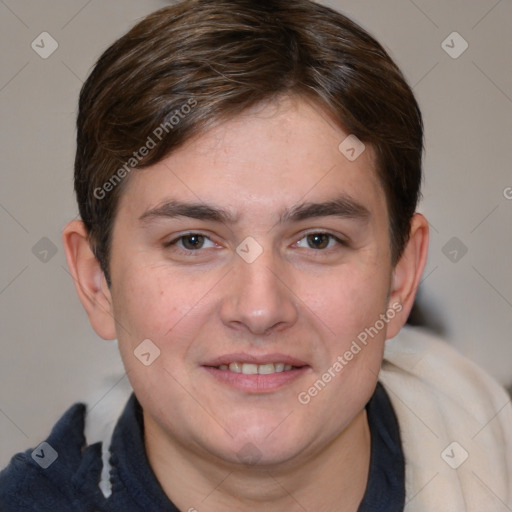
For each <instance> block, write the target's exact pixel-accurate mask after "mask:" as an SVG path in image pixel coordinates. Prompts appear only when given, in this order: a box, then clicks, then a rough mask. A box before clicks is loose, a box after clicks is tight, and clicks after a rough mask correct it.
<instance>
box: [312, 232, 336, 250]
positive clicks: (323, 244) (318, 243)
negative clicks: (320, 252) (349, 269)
mask: <svg viewBox="0 0 512 512" xmlns="http://www.w3.org/2000/svg"><path fill="white" fill-rule="evenodd" d="M331 238H332V237H331V235H328V234H327V233H313V234H311V235H307V242H308V246H309V247H310V248H311V249H325V248H327V247H328V246H329V241H330V239H331Z"/></svg>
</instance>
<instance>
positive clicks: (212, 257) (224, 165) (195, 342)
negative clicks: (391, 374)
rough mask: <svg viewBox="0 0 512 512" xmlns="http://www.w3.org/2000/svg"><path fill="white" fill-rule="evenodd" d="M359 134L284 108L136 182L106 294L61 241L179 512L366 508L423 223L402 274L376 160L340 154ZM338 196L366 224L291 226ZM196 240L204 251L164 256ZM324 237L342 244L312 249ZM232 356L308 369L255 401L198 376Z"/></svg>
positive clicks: (124, 207)
mask: <svg viewBox="0 0 512 512" xmlns="http://www.w3.org/2000/svg"><path fill="white" fill-rule="evenodd" d="M347 135H348V134H347V133H345V132H344V131H343V130H342V129H341V128H339V127H338V126H336V125H335V124H334V123H333V122H332V121H331V120H329V117H328V116H327V115H326V114H325V113H323V112H322V111H321V110H320V109H319V108H318V107H316V106H314V105H312V104H310V103H307V102H305V101H304V100H301V99H298V98H285V99H281V100H280V101H279V102H278V101H274V102H273V103H270V104H266V105H260V106H259V107H258V108H254V109H252V110H250V111H247V112H246V113H245V114H243V115H241V116H238V117H237V118H235V119H232V120H229V121H226V122H224V123H222V124H220V125H218V126H216V127H215V128H213V129H211V130H210V131H208V132H206V133H204V134H201V135H199V136H196V137H195V138H193V139H191V140H190V141H189V142H187V143H186V144H185V145H183V146H182V147H180V148H179V149H178V150H176V151H175V152H173V153H172V154H171V155H170V156H169V157H167V158H165V159H164V160H162V161H161V162H159V163H157V164H155V165H153V166H152V167H149V168H147V169H145V170H142V171H137V172H134V173H132V175H131V176H130V179H129V181H128V183H126V187H125V189H124V191H123V195H122V197H121V199H120V203H119V208H118V212H117V215H116V219H115V224H114V231H113V243H112V253H111V260H110V269H111V279H112V286H111V288H110V289H109V288H108V287H107V285H106V282H105V279H104V276H103V274H102V272H101V269H100V267H99V265H98V262H97V260H96V259H95V258H94V256H93V254H92V252H91V250H90V247H89V245H88V243H87V233H86V231H85V229H84V226H83V224H82V223H81V222H80V221H73V222H71V223H70V224H68V226H67V227H66V229H65V231H64V235H63V240H64V245H65V248H66V255H67V259H68V264H69V267H70V269H71V273H72V275H73V278H74V280H75V283H76V286H77V290H78V294H79V296H80V299H81V301H82V303H83V305H84V308H85V309H86V311H87V313H88V315H89V318H90V321H91V324H92V326H93V327H94V329H95V330H96V332H97V333H98V334H99V335H100V336H101V337H103V338H105V339H112V338H117V339H118V340H119V347H120V351H121V356H122V358H123V362H124V365H125V368H126V371H127V373H128V376H129V379H130V381H131V384H132V386H133V388H134V391H135V394H136V396H137V398H138V400H139V402H140V403H141V405H142V407H143V410H144V428H145V445H146V450H147V454H148V459H149V462H150V464H151V467H152V468H153V471H154V472H155V475H156V477H157V478H158V480H159V482H160V484H161V486H162V488H163V489H164V491H165V492H166V493H167V495H168V496H169V497H170V498H171V499H172V501H173V502H174V503H175V504H176V506H177V507H178V508H180V510H190V509H192V510H193V507H194V508H195V509H197V510H198V511H200V512H201V511H204V510H211V511H213V510H233V511H234V510H251V511H260V510H261V511H263V510H264V511H282V510H289V511H303V510H304V509H306V510H316V511H325V512H327V511H340V510H342V511H355V510H357V507H358V504H359V503H360V501H361V499H362V497H363V495H364V491H365V488H366V484H367V475H368V468H369V460H370V433H369V427H368V422H367V418H366V413H365V404H366V403H367V402H368V400H369V399H370V397H371V395H372V393H373V391H374V388H375V385H376V382H377V375H378V371H379V368H380V365H381V362H382V357H383V349H384V342H385V340H386V339H387V338H390V337H393V336H395V335H396V334H397V333H398V331H399V330H400V328H401V327H402V326H403V324H404V323H405V321H406V319H407V315H408V314H409V311H410V309H411V307H412V304H413V301H414V296H415V293H416V290H417V287H418V283H419V280H420V277H421V274H422V272H423V268H424V265H425V260H426V254H427V246H428V224H427V222H426V220H425V219H424V217H423V216H421V215H420V214H416V215H415V216H414V218H413V219H412V222H411V236H410V240H409V242H408V244H407V246H406V248H405V251H404V253H403V256H402V257H401V259H400V261H399V262H398V263H397V264H396V265H395V266H393V265H392V263H391V252H390V239H389V218H388V213H387V206H386V200H385V196H384V192H383V189H382V186H381V184H380V182H379V181H378V179H377V176H376V173H375V161H374V154H373V151H372V148H371V147H367V148H366V150H365V151H364V152H363V153H362V154H361V155H360V156H359V157H358V158H357V159H356V160H355V161H353V162H350V161H349V160H348V159H347V158H345V156H344V155H343V154H341V153H340V151H339V150H338V146H339V144H340V143H341V142H342V141H343V140H344V139H345V137H346V136H347ZM339 197H344V198H345V199H347V198H349V199H350V200H351V201H352V202H353V203H356V204H358V205H360V206H362V207H363V209H364V210H365V211H366V215H356V216H350V215H342V216H335V215H326V216H319V217H309V218H305V219H302V220H297V219H295V220H293V219H291V220H290V219H288V220H286V219H284V220H283V219H282V220H283V221H282V222H281V221H280V215H281V214H282V213H283V212H285V211H286V210H293V208H296V207H297V206H298V205H300V204H303V203H324V202H328V201H333V200H335V199H336V198H339ZM167 201H181V202H185V203H196V204H197V203H200V204H208V205H211V206H214V207H216V208H222V209H223V210H226V211H227V212H229V213H230V214H231V216H232V217H233V219H231V220H230V221H229V222H228V221H227V220H226V221H225V222H217V221H213V220H211V219H206V220H204V219H203V220H201V219H194V218H190V217H184V216H179V217H169V216H164V215H156V214H148V213H147V212H148V211H151V210H154V209H155V208H158V207H160V206H162V205H163V204H164V203H165V202H167ZM160 213H161V212H160ZM141 217H143V219H142V220H141ZM232 221H233V222H232ZM190 232H192V233H198V234H201V235H204V236H206V237H208V238H207V239H190V238H187V239H183V238H182V239H180V240H181V241H178V242H177V244H174V245H170V246H166V245H165V244H166V242H170V241H173V240H176V239H178V237H180V236H183V235H185V234H187V233H190ZM314 233H328V234H330V235H333V237H337V238H338V239H340V240H342V241H343V242H344V243H343V244H341V243H338V242H337V241H336V238H333V237H327V238H323V237H320V238H319V237H316V238H315V237H309V238H308V236H307V235H312V234H314ZM249 236H250V237H252V238H254V239H255V240H256V241H257V243H258V244H259V245H260V247H261V248H262V250H263V252H262V254H261V255H259V256H258V257H257V258H256V260H255V261H254V262H252V263H248V262H246V261H245V260H244V259H243V258H241V257H240V256H239V254H238V253H237V252H236V249H237V247H238V246H239V244H241V242H242V241H243V240H244V239H246V237H249ZM191 242H196V245H194V244H193V243H192V245H191ZM183 243H187V245H183ZM180 244H181V245H180ZM201 244H203V245H201ZM183 247H188V248H189V251H188V252H186V251H185V250H184V249H183ZM191 247H192V249H190V248H191ZM196 247H197V248H196ZM393 304H395V308H397V306H396V305H398V304H400V305H401V308H400V309H401V310H400V311H399V312H396V311H395V313H396V314H395V315H394V318H393V319H390V320H389V322H388V323H387V324H386V325H385V328H384V329H381V330H380V331H379V333H378V335H377V336H375V337H374V338H373V339H371V340H370V342H369V343H368V344H367V346H365V347H364V348H363V349H362V350H361V351H360V352H359V353H358V354H357V355H355V356H354V358H353V359H352V360H351V361H350V362H349V363H348V364H347V365H346V366H345V367H344V369H343V371H341V372H339V373H336V376H335V377H333V378H332V380H331V381H330V382H329V383H328V384H327V385H326V386H325V388H324V389H323V390H322V391H321V392H319V393H318V394H317V395H316V396H315V397H313V398H312V399H311V401H310V402H309V403H308V404H307V405H303V404H301V403H300V402H299V401H298V398H297V397H298V394H299V393H300V392H303V391H307V390H308V388H310V387H311V385H312V384H313V383H314V382H315V381H317V380H318V379H319V378H321V376H322V374H323V373H324V372H325V371H327V370H328V368H329V367H332V365H333V363H334V362H335V361H336V360H337V358H338V356H340V355H343V354H344V353H345V352H346V351H347V350H348V349H349V348H350V346H351V343H352V341H353V340H355V339H356V338H357V336H358V334H359V333H361V332H362V331H364V329H365V328H368V327H370V326H373V325H375V323H376V321H377V320H378V319H379V318H380V315H381V314H384V313H386V311H387V310H388V308H391V307H392V306H393ZM148 338H149V339H151V340H152V342H153V343H154V344H155V345H156V346H158V348H159V349H160V356H159V357H158V358H157V359H156V360H155V361H154V362H153V363H152V364H151V365H149V366H145V365H143V364H141V362H140V361H139V360H138V359H137V358H136V357H135V356H134V350H135V349H136V347H137V346H138V345H139V344H140V343H141V341H142V340H145V339H148ZM234 352H245V353H250V354H255V355H264V354H269V353H275V352H279V353H282V354H287V355H290V356H293V357H297V358H299V359H301V360H302V361H304V362H306V363H307V365H308V366H309V367H308V368H307V369H306V371H304V372H303V373H302V374H301V375H300V377H298V378H296V379H295V380H293V381H292V382H290V383H288V384H286V385H284V386H282V387H280V388H278V389H276V390H274V391H270V392H268V391H264V390H260V391H258V390H256V391H252V392H248V391H244V390H240V389H235V388H231V387H229V386H227V385H226V384H225V383H223V382H220V381H218V380H217V379H216V378H214V377H212V375H211V374H210V373H209V372H208V371H206V370H205V368H204V366H203V365H204V364H205V362H207V361H209V360H211V359H213V358H215V357H217V356H221V355H223V354H229V353H234ZM248 443H250V445H249V446H250V447H251V448H250V450H252V452H251V453H253V454H256V455H257V456H256V459H257V460H255V462H254V463H252V464H247V463H244V462H242V461H241V459H240V453H241V450H242V452H243V449H244V447H245V450H247V449H248V448H247V445H248Z"/></svg>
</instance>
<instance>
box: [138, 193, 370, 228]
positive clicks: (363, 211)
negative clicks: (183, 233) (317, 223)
mask: <svg viewBox="0 0 512 512" xmlns="http://www.w3.org/2000/svg"><path fill="white" fill-rule="evenodd" d="M175 217H188V218H191V219H197V220H205V221H213V222H219V223H223V224H236V222H237V221H238V216H234V215H233V214H232V213H230V212H229V211H227V210H224V209H222V208H218V207H216V206H212V205H208V204H204V203H185V202H181V201H175V200H170V201H166V202H164V203H162V204H160V205H159V206H157V207H155V208H151V209H149V210H147V211H145V212H144V213H143V214H142V215H141V216H140V217H139V220H140V221H141V222H144V223H146V222H150V221H152V220H154V219H159V218H175ZM317 217H340V218H345V219H356V220H363V221H364V220H368V218H369V217H370V211H369V210H368V208H366V207H365V206H363V205H362V204H360V203H358V202H357V201H355V200H354V199H352V198H351V197H349V196H347V195H342V196H339V197H337V198H336V199H333V200H330V201H326V202H321V203H314V202H309V203H301V204H298V205H295V206H293V207H291V208H288V209H286V210H285V211H284V212H282V213H281V214H280V215H279V221H278V223H279V224H284V223H291V222H299V221H302V220H307V219H311V218H317Z"/></svg>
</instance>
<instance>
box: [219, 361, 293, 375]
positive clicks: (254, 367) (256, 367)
mask: <svg viewBox="0 0 512 512" xmlns="http://www.w3.org/2000/svg"><path fill="white" fill-rule="evenodd" d="M218 368H219V370H224V371H230V372H234V373H243V374H245V375H270V374H272V373H281V372H288V371H290V370H292V369H293V368H294V367H293V366H292V365H291V364H285V363H265V364H254V363H230V364H229V365H227V364H221V365H220V366H219V367H218Z"/></svg>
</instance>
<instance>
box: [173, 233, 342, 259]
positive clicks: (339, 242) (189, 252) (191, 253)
mask: <svg viewBox="0 0 512 512" xmlns="http://www.w3.org/2000/svg"><path fill="white" fill-rule="evenodd" d="M194 235H195V236H201V237H204V238H205V239H206V240H209V241H210V242H212V243H215V242H213V240H212V239H211V238H210V237H209V236H207V235H203V234H202V233H197V232H194V231H191V232H189V233H185V234H183V235H180V236H179V237H177V238H174V239H173V240H171V241H169V242H166V243H165V244H164V248H166V249H167V248H169V247H173V246H174V247H177V250H178V251H179V252H181V253H182V254H185V255H189V256H197V255H199V253H200V252H202V251H201V249H203V248H200V249H196V250H190V249H183V248H182V247H178V245H177V244H178V243H179V242H180V241H181V240H183V239H184V238H187V237H191V236H194ZM311 235H327V236H328V237H330V239H331V240H334V241H335V242H336V243H337V245H340V246H342V247H348V243H347V242H346V241H345V240H342V239H341V238H339V237H337V236H335V235H333V234H332V233H328V232H326V231H311V232H309V233H306V234H304V235H303V236H302V238H300V239H299V240H298V241H297V242H295V244H297V243H298V242H300V241H301V240H303V239H305V238H307V237H308V236H311ZM329 243H330V242H329ZM295 244H294V245H295ZM307 249H310V250H312V251H314V252H316V253H330V252H331V251H332V250H333V249H335V247H328V248H327V249H312V248H311V247H307Z"/></svg>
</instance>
